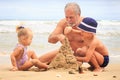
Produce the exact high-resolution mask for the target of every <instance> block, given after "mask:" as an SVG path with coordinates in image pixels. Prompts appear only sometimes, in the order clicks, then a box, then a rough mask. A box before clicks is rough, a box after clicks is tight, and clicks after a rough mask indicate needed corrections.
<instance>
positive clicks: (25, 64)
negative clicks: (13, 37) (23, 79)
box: [19, 61, 33, 71]
mask: <svg viewBox="0 0 120 80" xmlns="http://www.w3.org/2000/svg"><path fill="white" fill-rule="evenodd" d="M32 66H33V63H32V62H31V61H26V62H25V63H24V64H23V65H22V66H21V67H19V70H24V71H26V70H28V69H29V68H31V67H32Z"/></svg>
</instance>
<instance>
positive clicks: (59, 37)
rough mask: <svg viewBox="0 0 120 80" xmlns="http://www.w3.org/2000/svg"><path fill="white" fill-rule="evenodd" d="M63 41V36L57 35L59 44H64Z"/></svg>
mask: <svg viewBox="0 0 120 80" xmlns="http://www.w3.org/2000/svg"><path fill="white" fill-rule="evenodd" d="M64 39H65V35H63V34H59V35H58V40H59V41H60V42H61V43H63V42H64Z"/></svg>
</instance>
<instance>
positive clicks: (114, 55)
mask: <svg viewBox="0 0 120 80" xmlns="http://www.w3.org/2000/svg"><path fill="white" fill-rule="evenodd" d="M57 22H58V21H18V20H11V21H10V20H1V21H0V55H9V54H10V53H11V52H12V50H13V49H14V47H15V46H16V43H17V36H16V32H15V29H16V25H18V24H20V23H22V24H23V26H26V27H29V28H30V29H32V31H33V32H34V37H33V42H32V44H31V45H30V46H29V49H32V50H34V51H35V52H36V54H37V55H42V54H44V53H46V52H49V51H51V50H54V49H57V48H59V47H60V43H59V42H58V43H57V44H51V43H48V36H49V34H50V33H51V32H52V31H53V30H54V28H55V27H56V25H57ZM98 24H99V25H98V28H97V34H96V35H97V37H98V38H99V39H100V40H101V41H102V42H103V43H104V44H105V45H106V46H107V48H108V50H109V54H110V58H111V61H113V60H114V61H120V45H119V43H120V21H105V20H101V21H98Z"/></svg>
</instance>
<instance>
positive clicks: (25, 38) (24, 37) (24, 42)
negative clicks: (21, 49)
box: [21, 32, 33, 46]
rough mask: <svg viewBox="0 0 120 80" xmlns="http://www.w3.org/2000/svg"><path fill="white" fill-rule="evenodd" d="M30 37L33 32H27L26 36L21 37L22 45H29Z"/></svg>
mask: <svg viewBox="0 0 120 80" xmlns="http://www.w3.org/2000/svg"><path fill="white" fill-rule="evenodd" d="M32 38H33V33H32V32H29V33H28V35H27V36H23V39H21V43H22V44H23V45H24V46H29V45H30V44H31V42H32Z"/></svg>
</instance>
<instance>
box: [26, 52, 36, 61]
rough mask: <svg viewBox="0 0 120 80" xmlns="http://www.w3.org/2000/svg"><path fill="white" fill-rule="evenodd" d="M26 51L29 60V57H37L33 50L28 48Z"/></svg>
mask: <svg viewBox="0 0 120 80" xmlns="http://www.w3.org/2000/svg"><path fill="white" fill-rule="evenodd" d="M27 53H28V58H29V60H30V58H32V59H38V57H37V55H36V54H35V52H34V51H32V50H29V51H28V52H27Z"/></svg>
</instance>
